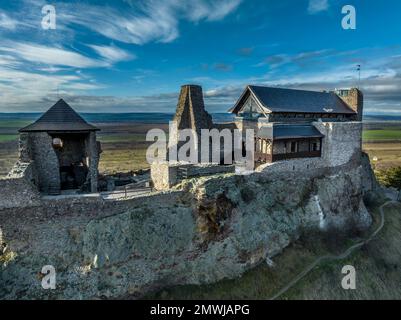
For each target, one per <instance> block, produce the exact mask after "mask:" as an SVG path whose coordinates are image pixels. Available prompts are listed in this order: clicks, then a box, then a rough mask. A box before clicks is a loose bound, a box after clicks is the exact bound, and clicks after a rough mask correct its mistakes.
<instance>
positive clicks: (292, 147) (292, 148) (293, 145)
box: [291, 141, 298, 152]
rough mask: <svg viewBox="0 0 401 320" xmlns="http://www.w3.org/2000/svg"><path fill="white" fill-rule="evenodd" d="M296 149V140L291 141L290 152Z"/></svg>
mask: <svg viewBox="0 0 401 320" xmlns="http://www.w3.org/2000/svg"><path fill="white" fill-rule="evenodd" d="M297 151H298V142H296V141H291V152H297Z"/></svg>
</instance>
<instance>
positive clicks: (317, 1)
mask: <svg viewBox="0 0 401 320" xmlns="http://www.w3.org/2000/svg"><path fill="white" fill-rule="evenodd" d="M328 9H329V1H328V0H309V5H308V12H309V13H310V14H315V13H318V12H321V11H326V10H328Z"/></svg>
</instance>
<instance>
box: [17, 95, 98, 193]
mask: <svg viewBox="0 0 401 320" xmlns="http://www.w3.org/2000/svg"><path fill="white" fill-rule="evenodd" d="M98 130H99V129H98V128H96V127H94V126H92V125H90V124H89V123H87V122H86V121H85V120H84V119H83V118H82V117H81V116H80V115H79V114H78V113H76V112H75V111H74V110H73V109H72V108H71V107H70V106H69V105H68V104H67V103H66V102H65V101H64V100H62V99H60V100H59V101H58V102H57V103H56V104H55V105H53V106H52V107H51V108H50V109H49V110H48V111H47V112H45V113H44V114H43V115H42V116H41V117H40V118H39V119H38V120H37V121H36V122H34V123H32V124H30V125H28V126H27V127H24V128H22V129H20V130H19V132H20V159H19V160H20V162H23V163H32V164H33V167H34V171H35V175H34V176H35V181H34V183H35V184H36V185H37V186H38V188H39V190H40V191H42V192H44V193H47V194H52V195H56V194H59V193H60V191H61V190H68V189H82V190H83V189H86V190H88V189H89V190H90V191H91V192H97V190H98V186H97V184H98V164H99V156H100V152H101V146H100V142H98V141H97V140H96V132H97V131H98Z"/></svg>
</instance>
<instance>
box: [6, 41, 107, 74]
mask: <svg viewBox="0 0 401 320" xmlns="http://www.w3.org/2000/svg"><path fill="white" fill-rule="evenodd" d="M1 51H3V52H7V53H8V54H13V55H14V56H17V57H19V58H21V59H23V60H26V61H30V62H35V63H42V64H46V65H54V66H68V67H74V68H94V67H106V66H108V65H109V64H108V63H106V62H104V61H99V60H95V59H91V58H88V57H85V56H83V55H81V54H79V53H77V52H73V51H68V50H65V49H62V48H55V47H47V46H42V45H38V44H31V43H22V42H15V41H6V42H4V43H3V44H2V46H1V47H0V52H1Z"/></svg>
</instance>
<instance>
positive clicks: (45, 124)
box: [19, 99, 99, 132]
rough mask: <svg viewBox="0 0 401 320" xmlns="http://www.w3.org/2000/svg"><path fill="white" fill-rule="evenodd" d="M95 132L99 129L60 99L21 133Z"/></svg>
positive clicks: (21, 130)
mask: <svg viewBox="0 0 401 320" xmlns="http://www.w3.org/2000/svg"><path fill="white" fill-rule="evenodd" d="M95 130H99V129H97V128H96V127H94V126H92V125H90V124H89V123H87V122H86V121H85V120H84V119H82V117H81V116H80V115H79V114H78V113H76V112H75V111H74V109H72V108H71V107H70V106H69V105H68V104H67V103H66V102H65V101H64V100H63V99H60V100H59V101H58V102H57V103H56V104H55V105H54V106H52V107H51V108H50V109H49V110H48V111H46V112H45V113H44V114H43V115H42V116H41V117H40V118H39V119H38V120H37V121H36V122H34V123H32V124H30V125H28V126H26V127H24V128H22V129H20V130H19V132H32V131H95Z"/></svg>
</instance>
